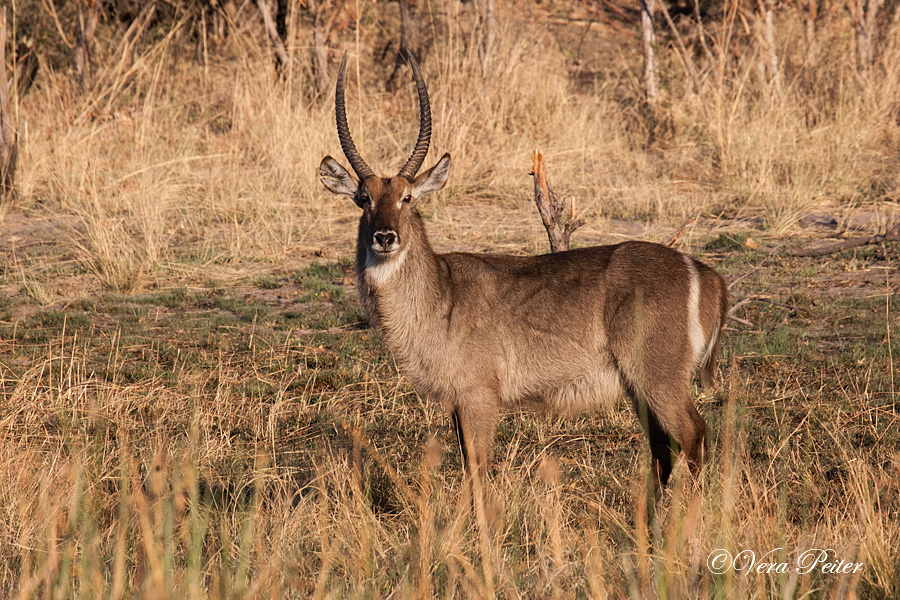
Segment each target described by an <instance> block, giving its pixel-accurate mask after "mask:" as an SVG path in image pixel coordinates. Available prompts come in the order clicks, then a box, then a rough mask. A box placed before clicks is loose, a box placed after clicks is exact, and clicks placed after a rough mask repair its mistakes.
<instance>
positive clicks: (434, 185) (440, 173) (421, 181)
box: [412, 153, 450, 198]
mask: <svg viewBox="0 0 900 600" xmlns="http://www.w3.org/2000/svg"><path fill="white" fill-rule="evenodd" d="M448 177H450V154H449V153H446V154H444V155H443V156H442V157H441V160H439V161H438V162H437V164H436V165H434V166H433V167H431V168H430V169H428V170H427V171H425V172H424V173H421V174H419V175H418V176H416V178H415V179H414V180H413V182H412V196H413V198H421V197H422V196H424V195H425V194H430V193H431V192H436V191H438V190H439V189H441V188H442V187H444V184H445V183H447V178H448Z"/></svg>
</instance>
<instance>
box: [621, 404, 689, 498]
mask: <svg viewBox="0 0 900 600" xmlns="http://www.w3.org/2000/svg"><path fill="white" fill-rule="evenodd" d="M629 395H630V396H631V406H632V408H633V409H634V412H635V414H636V415H637V418H638V421H639V422H640V424H641V428H642V429H643V430H644V435H646V436H647V441H648V442H649V444H650V456H651V461H652V468H653V476H654V477H653V478H654V480H655V482H654V483H655V484H656V488H657V490H661V489H662V488H664V487H666V485H667V484H668V483H669V477H670V476H671V474H672V462H673V458H674V455H676V454H677V453H678V446H677V443H676V442H675V440H674V439H673V438H672V436H670V435H669V433H668V432H667V431H666V430H665V429H663V427H662V425H660V423H659V419H657V417H656V415H655V414H654V413H653V410H652V409H651V408H650V407H649V405H648V404H647V402H645V401H640V400H638V398H637V396H636V395H635V394H629Z"/></svg>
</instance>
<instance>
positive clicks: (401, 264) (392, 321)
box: [356, 211, 449, 351]
mask: <svg viewBox="0 0 900 600" xmlns="http://www.w3.org/2000/svg"><path fill="white" fill-rule="evenodd" d="M412 219H413V222H412V227H410V230H409V231H410V233H409V234H408V237H409V239H408V240H407V241H406V242H405V243H404V246H403V249H401V250H400V252H401V255H400V256H397V257H396V258H394V259H393V260H392V261H391V262H384V263H378V262H377V259H374V260H373V259H372V258H371V257H370V256H369V252H370V251H369V250H368V239H367V236H364V235H363V233H362V228H360V233H359V236H358V237H357V245H356V272H357V287H358V290H359V296H360V300H361V301H362V303H363V306H364V307H365V309H366V313H367V314H368V317H369V320H370V321H371V322H372V324H374V325H376V326H377V327H379V328H380V329H381V330H382V333H383V334H384V335H385V336H386V338H387V340H388V343H389V345H390V346H392V349H394V350H395V351H397V350H399V349H398V348H396V346H397V345H398V344H401V345H402V344H405V343H406V342H407V341H408V340H410V339H411V338H415V337H416V336H410V335H407V334H408V333H412V332H414V331H415V330H416V329H420V328H423V327H428V326H429V324H431V323H433V322H434V317H435V315H439V314H443V313H444V312H446V311H445V306H446V303H447V294H446V293H445V290H447V289H448V284H449V282H448V281H447V280H448V279H449V273H447V272H446V267H445V265H444V263H443V261H442V260H441V258H440V257H439V256H438V255H437V254H435V252H434V250H433V249H432V248H431V244H430V243H429V241H428V235H427V234H426V232H425V225H424V223H423V221H422V218H421V216H419V214H418V212H415V211H413V214H412ZM364 238H366V239H364Z"/></svg>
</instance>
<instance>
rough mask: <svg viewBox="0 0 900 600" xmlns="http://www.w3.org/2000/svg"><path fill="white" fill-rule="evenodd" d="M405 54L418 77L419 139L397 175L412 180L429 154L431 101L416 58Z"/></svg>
mask: <svg viewBox="0 0 900 600" xmlns="http://www.w3.org/2000/svg"><path fill="white" fill-rule="evenodd" d="M405 54H406V58H408V59H409V66H411V67H412V72H413V76H414V77H415V78H416V91H417V92H418V93H419V139H417V140H416V148H415V150H413V153H412V155H411V156H410V157H409V160H408V161H406V164H405V165H403V168H402V169H400V172H399V173H397V176H398V177H406V178H407V179H409V180H412V178H413V177H415V176H416V173H418V172H419V169H420V168H422V163H423V162H425V155H426V154H428V145H429V144H430V143H431V103H430V102H429V101H428V90H427V89H426V88H425V80H424V79H422V73H421V72H420V71H419V65H418V64H417V63H416V58H415V57H414V56H413V55H412V53H411V52H409V51H405Z"/></svg>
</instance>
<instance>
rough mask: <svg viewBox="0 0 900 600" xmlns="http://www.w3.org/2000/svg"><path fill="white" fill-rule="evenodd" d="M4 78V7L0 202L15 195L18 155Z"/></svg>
mask: <svg viewBox="0 0 900 600" xmlns="http://www.w3.org/2000/svg"><path fill="white" fill-rule="evenodd" d="M9 93H10V89H9V80H8V79H7V78H6V7H5V6H4V7H3V9H2V10H0V202H5V201H6V200H7V199H11V198H12V197H13V196H14V195H15V185H16V162H17V159H18V155H19V144H18V137H17V135H16V123H15V121H14V118H13V114H12V110H11V108H10V102H9V99H10V98H9Z"/></svg>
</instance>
